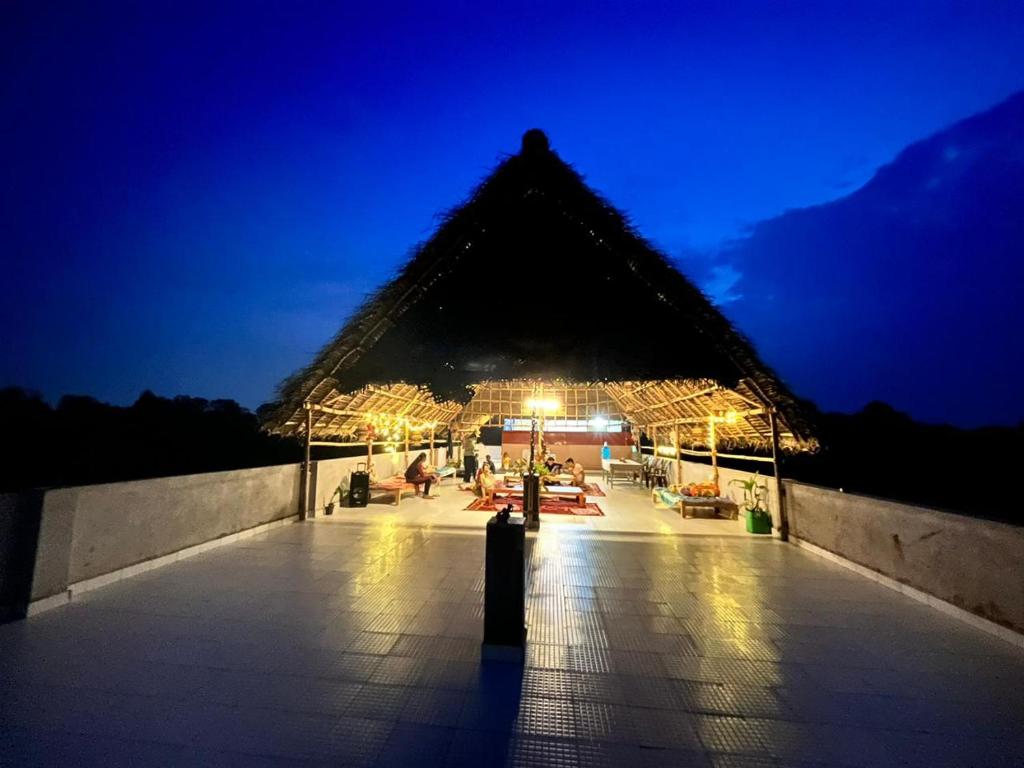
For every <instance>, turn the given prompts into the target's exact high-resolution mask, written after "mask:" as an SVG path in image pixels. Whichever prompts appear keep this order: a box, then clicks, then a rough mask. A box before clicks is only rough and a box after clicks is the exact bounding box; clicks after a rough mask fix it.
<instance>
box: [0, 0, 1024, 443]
mask: <svg viewBox="0 0 1024 768" xmlns="http://www.w3.org/2000/svg"><path fill="white" fill-rule="evenodd" d="M350 5H351V6H352V7H348V8H346V7H345V4H342V3H330V4H323V5H316V4H312V3H280V4H271V3H259V2H251V3H245V4H239V5H237V6H231V5H228V4H224V3H214V4H206V3H203V4H197V5H195V6H194V7H193V8H191V9H189V8H187V7H186V6H187V4H182V3H166V4H165V3H127V2H126V3H123V4H122V3H103V2H98V3H56V4H48V3H46V4H44V3H24V4H22V5H20V6H19V5H18V4H10V3H8V4H5V6H4V9H3V11H0V13H2V17H3V18H2V28H0V61H2V67H0V114H2V120H0V126H2V127H0V130H2V131H3V139H4V140H3V153H4V157H3V163H2V167H0V227H2V232H3V235H2V241H0V249H2V250H0V258H2V260H3V265H4V271H3V275H4V278H5V279H4V280H3V281H2V283H0V302H2V309H0V323H2V325H0V327H2V329H3V333H2V337H3V339H4V343H3V351H2V359H0V385H5V384H18V385H22V386H26V387H29V388H33V389H37V390H39V391H41V392H42V393H44V394H45V395H46V396H47V397H48V398H51V399H55V398H57V397H59V396H60V395H61V394H63V393H81V394H91V395H94V396H97V397H99V398H101V399H105V400H109V401H112V402H116V403H128V402H131V401H133V400H134V399H135V397H137V395H138V394H139V392H140V391H141V390H143V389H145V388H150V389H153V390H154V391H156V392H158V393H160V394H166V395H173V394H178V393H183V394H192V395H197V396H203V397H211V398H213V397H228V398H234V399H236V400H239V401H240V402H242V403H243V404H244V405H247V406H249V407H255V406H256V405H258V404H259V403H261V402H263V401H264V400H267V399H269V398H270V397H272V395H273V390H274V387H275V386H276V384H277V383H278V382H279V381H280V380H281V379H282V378H284V377H285V376H286V375H288V374H290V373H291V372H292V371H293V370H295V369H296V368H298V367H300V366H301V365H304V364H305V363H307V362H308V361H309V359H310V358H311V357H312V356H313V354H314V353H315V352H316V350H317V349H319V347H320V346H321V345H322V344H323V343H324V342H325V341H326V340H327V339H328V338H329V337H330V336H331V335H332V334H333V333H334V332H335V331H336V330H337V329H338V328H339V327H340V325H341V323H342V321H343V320H344V318H345V317H346V316H347V315H348V314H349V312H350V311H351V310H352V309H353V308H354V307H355V306H356V305H357V304H358V303H359V302H360V301H361V300H362V298H363V297H364V295H365V294H366V293H368V292H369V291H371V290H373V289H374V288H375V287H376V286H377V285H379V284H380V283H381V282H383V281H384V280H386V279H387V278H388V277H389V275H391V274H392V273H393V272H394V271H395V270H396V268H397V267H398V266H399V265H400V264H401V263H402V261H403V259H404V258H405V257H406V255H407V254H408V252H409V250H410V248H411V247H412V246H414V245H415V244H416V243H417V242H419V241H421V240H423V239H425V238H426V237H428V236H429V234H430V233H431V231H432V230H433V228H434V226H435V225H436V223H437V214H438V213H440V212H442V211H443V210H445V209H446V208H449V207H451V206H454V205H456V204H457V203H459V202H461V201H462V200H463V199H465V197H466V195H467V193H468V192H469V190H470V189H471V188H472V187H473V186H474V185H475V184H476V183H478V182H479V181H480V180H481V179H482V178H483V176H484V175H486V173H487V172H488V171H489V170H490V169H491V168H492V167H493V166H494V165H495V164H496V162H497V161H498V159H499V157H500V155H501V153H504V152H514V151H516V150H517V149H518V144H519V137H520V135H521V133H522V132H523V131H524V130H525V129H526V128H529V127H533V126H538V127H541V128H543V129H544V130H545V131H546V132H547V133H548V135H549V136H550V138H551V142H552V145H553V147H554V148H555V150H556V151H557V152H558V153H559V154H560V155H561V157H562V158H564V159H565V160H567V161H568V162H570V163H572V164H573V165H574V166H575V167H576V168H577V169H578V170H579V171H580V172H582V173H583V174H584V176H585V177H586V179H587V181H588V183H589V184H590V185H591V186H592V187H594V188H595V189H597V190H598V191H600V192H601V193H603V194H604V195H606V196H607V197H608V198H609V199H610V200H611V202H612V203H614V204H615V205H617V206H618V207H620V208H621V209H623V210H625V211H627V212H628V213H629V214H631V216H632V217H633V220H634V222H635V224H636V225H637V226H638V228H639V229H640V230H641V232H643V233H644V234H645V235H646V236H647V237H648V238H649V239H651V240H652V241H653V242H654V243H655V244H656V245H658V246H659V247H660V248H662V249H663V250H664V251H665V252H666V253H667V254H669V255H670V256H672V257H673V258H676V259H679V261H680V264H681V265H682V268H683V269H684V271H686V272H687V273H688V274H691V275H692V276H693V277H694V278H695V279H696V280H697V281H698V283H699V284H701V285H702V287H703V288H704V289H705V290H706V291H707V292H708V293H709V294H710V295H711V296H712V297H713V298H715V299H716V300H718V301H719V302H720V304H721V306H722V308H723V310H724V311H725V312H726V313H727V314H728V315H729V316H730V317H733V318H734V319H735V320H736V321H737V323H738V324H739V325H740V327H741V329H742V330H744V331H745V332H746V333H748V334H749V335H750V336H751V337H752V338H753V339H754V341H755V342H756V343H758V344H759V346H760V347H761V349H762V351H763V352H764V355H765V357H766V359H767V361H768V362H769V364H771V365H773V366H774V367H775V368H776V369H777V370H778V371H779V372H780V373H781V374H782V376H783V377H784V378H785V379H787V380H788V381H789V383H790V384H791V386H792V387H793V388H794V389H795V391H796V392H797V393H798V394H800V395H802V396H805V397H809V398H811V399H813V400H815V401H816V402H818V403H819V404H820V405H821V406H822V407H824V408H826V409H833V408H834V409H843V410H853V409H857V408H859V407H861V406H862V405H863V404H864V403H866V402H868V401H869V400H872V399H879V398H880V399H888V400H890V401H891V402H892V403H893V405H895V406H896V407H898V408H901V409H903V410H908V411H909V412H910V413H912V414H913V415H915V416H919V417H921V418H925V419H929V420H943V419H945V420H949V421H953V422H958V423H980V422H984V421H1016V420H1019V419H1020V418H1022V417H1024V414H1022V413H1020V412H1019V411H1018V412H1016V413H1014V412H1012V410H1011V409H1010V408H1009V407H1008V406H1006V407H1004V406H1003V405H999V404H997V405H996V406H994V407H993V408H991V409H990V410H982V411H978V410H977V409H974V410H958V408H957V406H956V401H957V397H956V393H955V392H954V391H942V390H941V388H940V390H939V392H938V393H937V394H935V395H934V397H933V398H932V400H931V401H929V402H927V403H920V404H919V403H917V402H916V400H915V397H914V394H913V391H912V388H911V387H909V385H908V386H902V387H900V386H896V387H894V386H893V384H892V380H893V379H894V378H895V379H896V381H897V384H898V383H900V382H903V383H904V384H907V383H908V382H910V381H911V380H912V379H913V376H914V372H913V371H912V370H899V362H898V358H896V360H897V361H896V362H895V363H894V362H893V358H891V357H890V358H887V362H886V363H884V365H885V368H884V369H883V368H881V367H879V366H881V365H882V364H881V363H878V361H876V360H875V359H874V358H871V357H870V356H868V357H865V358H864V360H859V359H857V358H856V357H854V358H853V359H851V360H850V361H849V362H850V364H851V365H852V366H853V367H859V368H860V369H861V375H860V376H859V378H857V379H856V380H855V384H846V385H844V386H842V387H833V386H832V385H830V382H829V379H828V377H827V376H821V375H815V374H814V371H813V370H812V369H814V368H815V366H816V367H817V369H818V370H819V371H820V370H821V369H823V368H825V367H828V366H831V365H832V362H831V358H828V357H827V351H826V345H830V346H834V344H835V341H834V339H832V340H830V339H825V338H822V337H821V335H820V334H808V335H807V337H806V338H805V339H804V338H801V336H800V328H801V326H803V325H806V322H805V321H804V320H803V319H802V318H801V314H800V313H801V307H800V306H798V305H797V304H798V303H796V302H790V303H787V304H785V305H784V306H783V305H781V304H779V305H776V306H775V307H773V310H772V311H773V312H774V313H776V315H778V314H779V313H781V315H782V319H783V320H785V321H787V322H788V325H786V324H774V325H769V324H764V323H761V322H760V321H759V320H758V316H757V313H756V312H754V311H752V309H751V306H750V302H752V301H754V295H755V294H754V292H752V291H751V290H749V288H748V289H747V290H740V286H742V285H743V281H744V279H746V280H747V281H749V279H750V269H751V267H750V266H749V264H748V262H745V261H743V260H742V259H741V258H739V257H737V258H736V259H735V260H732V261H730V259H729V258H728V257H727V256H723V255H722V249H723V246H725V245H726V244H730V243H732V244H733V245H735V242H736V241H737V240H738V239H742V238H743V237H745V236H747V235H748V234H749V233H750V232H751V228H752V226H753V225H754V224H755V223H756V222H759V221H762V220H765V219H771V218H773V217H776V216H778V215H780V214H782V213H783V212H785V211H787V210H790V209H794V208H803V207H808V206H815V205H819V204H822V203H826V202H828V201H832V200H835V199H837V198H841V197H843V196H846V195H849V194H851V193H853V192H854V191H855V190H857V189H858V188H859V187H861V186H863V185H864V184H865V183H866V182H868V181H869V180H870V179H871V178H872V176H873V174H874V173H875V171H876V170H877V169H878V168H879V167H880V166H883V165H884V164H886V163H889V162H891V161H892V160H893V158H894V157H896V156H897V155H898V153H899V152H900V151H901V150H902V149H903V148H905V147H906V146H907V145H909V144H911V143H913V142H915V141H919V140H921V139H924V138H926V137H928V136H930V135H932V134H934V133H936V132H937V131H940V130H942V129H943V128H946V127H947V126H949V125H951V124H953V123H955V122H956V121H958V120H962V119H964V118H967V117H969V116H970V115H972V114H975V113H978V112H981V111H983V110H986V109H988V108H990V107H992V106H993V105H995V104H997V103H999V102H1000V101H1002V100H1004V99H1006V98H1007V97H1008V96H1010V95H1011V94H1013V93H1014V92H1015V91H1018V90H1020V89H1022V88H1024V45H1021V40H1022V39H1024V4H1022V3H1019V2H1006V3H985V2H974V3H966V2H965V3H945V2H935V1H928V2H906V3H904V2H891V1H890V2H877V3H876V2H870V3H863V2H860V3H858V2H854V3H850V2H838V1H837V2H827V3H819V2H813V3H812V2H797V3H786V2H783V3H745V2H739V3H718V2H708V3H689V2H686V3H680V2H666V3H640V4H626V3H610V4H607V6H601V5H598V4H595V3H579V4H578V5H573V4H561V5H560V6H559V7H558V8H557V9H556V8H552V7H551V4H550V3H544V2H538V3H533V4H518V5H508V6H506V7H504V8H502V9H501V10H498V9H497V6H494V7H486V4H482V3H478V2H467V3H443V2H434V3H429V4H427V3H423V4H421V5H420V6H418V7H417V6H415V5H411V4H410V5H395V4H391V3H386V2H375V3H358V4H356V3H352V4H350ZM209 6H216V7H215V9H213V10H211V9H210V7H209ZM161 9H162V10H161ZM1018 252H1019V251H1018ZM822 258H823V259H824V260H825V262H826V264H827V260H828V258H829V257H828V255H827V254H826V255H824V256H822ZM768 268H769V269H770V268H771V265H768ZM822 290H824V291H825V294H824V296H823V297H819V298H821V299H823V300H824V301H829V300H830V296H829V294H828V291H836V292H841V291H842V286H841V285H830V286H826V287H824V288H823V289H822ZM906 290H907V291H908V294H907V296H906V297H905V298H908V300H909V301H910V302H911V304H913V303H914V302H915V301H916V298H915V295H914V291H915V290H920V291H928V290H929V283H928V281H923V282H922V283H921V284H920V285H916V286H914V285H910V286H907V288H906ZM891 330H892V332H893V334H894V335H898V334H899V333H900V332H901V329H900V328H898V327H892V328H891ZM783 333H785V334H786V337H785V339H784V340H783V339H781V338H780V336H779V334H783ZM772 334H775V335H772ZM854 354H856V352H854ZM823 356H824V357H823ZM809 360H810V361H818V360H820V361H821V364H820V365H819V364H817V363H808V361H809ZM1019 365H1024V364H1020V363H1018V366H1019ZM893 366H895V367H896V369H894V368H893ZM1010 373H1011V374H1012V373H1013V370H1011V371H1010ZM1017 373H1021V371H1019V370H1018V371H1017Z"/></svg>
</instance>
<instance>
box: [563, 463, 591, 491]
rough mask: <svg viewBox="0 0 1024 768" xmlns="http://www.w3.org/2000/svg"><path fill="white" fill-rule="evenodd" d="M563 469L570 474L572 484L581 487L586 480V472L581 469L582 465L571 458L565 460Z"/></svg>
mask: <svg viewBox="0 0 1024 768" xmlns="http://www.w3.org/2000/svg"><path fill="white" fill-rule="evenodd" d="M565 471H566V473H568V474H570V475H572V484H573V485H575V486H576V487H577V488H582V487H583V486H584V485H585V484H586V482H587V473H586V472H584V471H583V465H582V464H580V463H579V462H576V461H573V460H572V458H568V459H566V460H565Z"/></svg>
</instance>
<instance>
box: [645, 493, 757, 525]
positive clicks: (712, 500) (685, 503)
mask: <svg viewBox="0 0 1024 768" xmlns="http://www.w3.org/2000/svg"><path fill="white" fill-rule="evenodd" d="M651 501H654V502H658V501H660V502H661V503H662V504H667V505H668V506H669V507H671V508H672V509H678V510H679V516H680V517H696V514H689V515H688V514H686V510H687V508H689V509H690V510H692V511H693V512H696V510H698V509H711V510H713V512H714V514H715V516H716V517H717V516H718V514H719V513H720V512H721V513H723V516H724V517H725V518H726V519H727V520H735V519H736V518H737V517H739V511H740V508H739V505H738V504H737V503H736V502H735V501H733V500H732V499H730V498H729V497H727V496H686V495H684V494H681V493H673V492H672V491H669V490H666V489H665V488H652V489H651Z"/></svg>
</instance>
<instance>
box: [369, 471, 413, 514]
mask: <svg viewBox="0 0 1024 768" xmlns="http://www.w3.org/2000/svg"><path fill="white" fill-rule="evenodd" d="M370 490H371V491H385V492H387V493H391V494H394V497H395V500H394V502H392V503H393V504H394V505H395V506H396V507H397V506H398V505H399V504H401V503H402V494H403V493H405V492H406V491H409V492H411V493H416V486H415V485H413V484H412V483H407V482H406V481H405V478H404V477H402V476H401V475H397V476H395V477H389V478H388V479H387V480H380V481H378V482H376V483H373V484H372V485H371V486H370Z"/></svg>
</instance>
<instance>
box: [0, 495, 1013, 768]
mask: <svg viewBox="0 0 1024 768" xmlns="http://www.w3.org/2000/svg"><path fill="white" fill-rule="evenodd" d="M419 503H421V504H424V505H426V504H431V503H433V502H419ZM404 508H405V504H404V503H403V508H402V509H404ZM481 529H482V521H481V526H480V527H477V528H470V527H461V528H459V527H455V528H448V527H442V526H441V524H440V523H437V524H435V525H434V526H433V527H416V526H410V524H409V521H408V520H403V519H402V518H401V517H400V516H398V515H396V514H394V513H391V512H388V513H385V514H384V515H382V516H381V517H380V518H379V519H378V520H376V521H374V522H370V523H359V522H356V521H353V520H352V519H345V518H343V517H340V516H336V517H335V519H333V520H317V521H314V522H308V523H303V524H296V525H293V526H288V527H286V528H282V529H278V530H275V531H272V532H271V533H269V534H267V535H265V536H262V537H260V538H255V539H250V540H247V541H244V542H240V543H238V544H235V545H231V546H228V547H225V548H222V549H219V550H214V551H210V552H208V553H205V554H203V555H199V556H197V557H195V558H192V559H190V560H187V561H183V562H180V563H177V564H175V565H172V566H168V567H166V568H163V569H159V570H156V571H152V572H149V573H147V574H144V575H142V576H139V577H136V578H133V579H129V580H126V581H123V582H119V583H117V584H114V585H111V586H109V587H106V588H103V589H100V590H97V591H95V592H92V593H87V594H86V595H85V596H83V599H82V601H81V602H80V603H76V604H72V605H70V606H68V607H66V608H62V609H57V610H55V611H52V612H50V613H48V614H44V615H42V616H39V617H37V618H34V619H32V620H30V621H27V622H19V623H13V624H8V625H4V626H0V659H2V660H3V661H2V664H0V744H2V745H3V749H2V750H0V764H3V765H7V764H10V765H19V766H20V765H103V766H107V765H183V764H198V765H245V766H250V765H255V766H264V765H363V766H371V765H379V766H385V765H422V766H427V765H436V766H446V765H447V766H462V765H465V766H491V765H515V766H526V765H557V766H590V765H594V766H637V767H640V766H654V765H665V766H685V765H702V766H764V765H788V766H796V765H801V766H809V765H847V766H896V765H922V766H931V765H940V764H941V765H977V766H995V765H1012V764H1014V762H1013V761H1014V760H1015V759H1017V758H1018V757H1019V755H1021V754H1024V736H1022V734H1024V655H1022V654H1021V652H1020V651H1019V650H1018V649H1016V648H1014V647H1012V646H1010V645H1008V644H1006V643H1003V642H1002V641H999V640H995V639H992V638H990V637H988V636H986V635H983V634H981V633H979V632H977V631H975V630H973V629H971V628H969V627H966V626H965V625H963V624H960V623H958V622H956V621H954V620H952V619H950V618H948V617H946V616H945V615H943V614H940V613H938V612H936V611H934V610H932V609H930V608H927V607H924V606H922V605H920V604H918V603H915V602H913V601H911V600H909V599H907V598H905V597H903V596H901V595H898V594H896V593H894V592H891V591H889V590H886V589H884V588H883V587H880V586H878V585H876V584H874V583H873V582H870V581H868V580H866V579H863V578H861V577H860V576H858V575H856V574H853V573H850V572H848V571H845V570H843V569H840V568H838V567H835V566H833V565H832V564H830V563H827V562H825V561H823V560H820V559H817V558H815V557H814V556H812V555H809V554H807V553H805V552H803V551H801V550H798V549H796V548H794V547H791V546H788V545H785V544H782V543H780V542H776V541H771V540H755V539H752V538H749V537H747V538H739V537H732V538H725V537H723V538H712V537H687V536H679V535H677V534H676V532H673V535H670V536H664V535H656V534H654V535H622V534H611V533H602V532H601V531H600V530H595V529H593V528H591V527H588V526H583V527H576V526H569V525H564V526H560V525H545V526H543V527H542V529H541V532H540V534H539V535H538V536H536V537H532V538H531V541H530V547H529V553H530V554H529V564H528V567H529V583H530V592H529V596H528V611H529V615H528V622H529V630H530V635H529V636H530V642H529V648H528V653H527V661H526V665H525V667H523V668H520V667H518V666H516V665H507V664H491V663H488V664H486V665H482V664H481V663H480V660H479V641H480V637H481V634H482V592H483V547H484V538H483V536H482V530H481Z"/></svg>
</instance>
